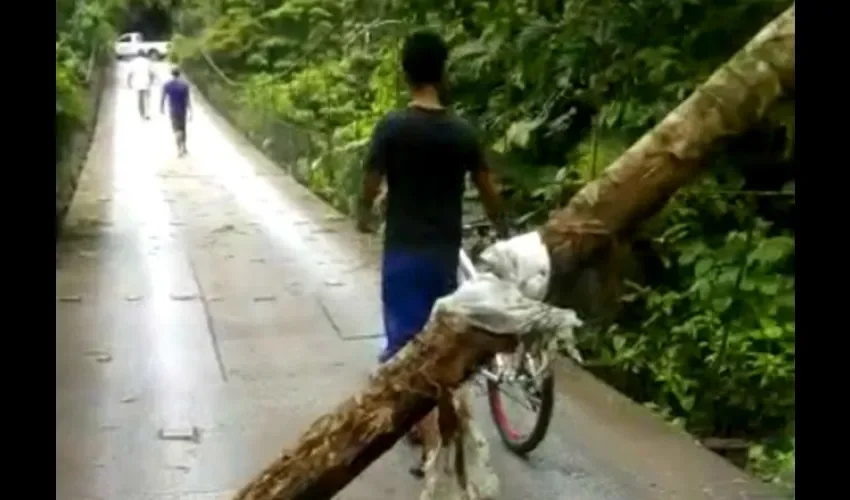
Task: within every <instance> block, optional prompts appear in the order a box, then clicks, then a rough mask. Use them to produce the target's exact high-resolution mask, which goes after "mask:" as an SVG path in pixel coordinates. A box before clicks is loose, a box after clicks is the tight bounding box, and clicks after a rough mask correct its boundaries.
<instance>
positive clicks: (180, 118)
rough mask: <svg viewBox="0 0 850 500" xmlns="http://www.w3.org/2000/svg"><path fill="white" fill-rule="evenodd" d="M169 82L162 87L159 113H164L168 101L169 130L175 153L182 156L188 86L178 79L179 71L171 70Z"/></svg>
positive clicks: (187, 110) (187, 108) (184, 149)
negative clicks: (174, 139)
mask: <svg viewBox="0 0 850 500" xmlns="http://www.w3.org/2000/svg"><path fill="white" fill-rule="evenodd" d="M171 76H172V77H173V78H171V80H169V81H167V82H166V83H165V85H164V86H163V87H162V100H161V101H160V104H159V108H160V111H161V112H162V113H163V114H164V113H165V101H166V100H168V113H169V116H170V117H171V128H172V129H173V130H174V136H175V138H176V139H177V153H178V154H179V155H180V156H184V155H185V154H186V153H188V151H187V150H186V118H188V116H189V111H190V107H191V104H190V101H189V84H188V83H186V81H185V80H183V79H182V78H180V70H179V69H178V68H173V69H172V70H171Z"/></svg>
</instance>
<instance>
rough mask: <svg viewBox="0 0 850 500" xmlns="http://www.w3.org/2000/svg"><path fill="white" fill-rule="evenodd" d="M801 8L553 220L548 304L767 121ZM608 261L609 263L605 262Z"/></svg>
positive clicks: (789, 71) (771, 27)
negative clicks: (734, 140) (708, 162)
mask: <svg viewBox="0 0 850 500" xmlns="http://www.w3.org/2000/svg"><path fill="white" fill-rule="evenodd" d="M794 9H795V6H794V5H792V6H791V7H790V8H788V10H786V11H785V12H783V13H782V14H781V15H780V16H778V17H777V18H776V19H774V20H773V21H772V22H771V23H770V24H768V25H767V26H765V27H764V28H763V29H762V30H761V31H760V32H759V33H758V34H757V35H756V36H755V37H754V38H753V39H752V40H751V41H750V42H749V43H748V44H747V45H746V46H745V47H744V48H743V49H742V50H740V51H739V52H738V53H737V54H735V55H734V56H733V57H732V58H731V59H730V60H729V61H728V62H727V63H726V64H724V65H723V66H721V67H720V68H718V69H717V70H716V71H715V72H714V73H713V74H712V75H711V77H709V79H708V80H707V81H706V82H705V83H703V84H702V85H700V87H699V88H697V89H696V91H694V92H693V93H692V94H691V95H690V96H689V97H688V98H687V99H686V100H685V101H684V102H682V103H681V104H680V105H679V106H678V107H677V108H676V109H674V110H673V111H672V112H670V113H669V114H668V115H667V117H666V118H664V120H662V121H661V123H659V124H658V125H657V126H656V127H655V128H654V129H652V130H651V131H650V132H648V133H647V134H645V135H644V136H643V137H642V138H641V139H640V140H639V141H637V142H636V143H634V144H633V145H632V146H631V147H630V148H629V149H628V150H627V151H626V152H625V153H624V154H623V155H622V156H620V157H619V158H618V159H617V160H616V161H615V162H614V163H612V164H611V165H610V166H608V168H606V169H605V171H604V172H603V173H602V175H601V176H600V177H599V178H598V179H596V180H594V181H593V182H591V183H589V184H587V185H586V186H585V187H584V188H583V189H581V190H580V191H579V192H578V193H576V194H575V196H573V197H572V198H571V199H570V202H569V203H568V204H567V206H566V208H564V209H562V210H559V211H557V212H555V213H554V214H553V215H552V216H551V217H550V219H549V221H548V222H547V223H546V224H545V225H544V226H543V228H542V229H541V235H542V238H543V242H544V244H545V245H546V247H547V248H548V249H549V255H550V260H551V262H552V277H551V279H550V283H551V284H552V285H553V286H551V287H550V290H549V297H548V299H549V301H550V302H551V303H553V304H556V305H565V304H563V303H562V300H561V298H562V297H563V296H564V294H561V293H559V292H561V290H559V286H558V285H566V284H568V283H569V281H570V280H568V279H559V278H563V277H565V276H571V275H572V273H573V272H574V271H576V270H577V269H578V268H580V267H581V266H582V265H584V263H586V262H587V260H588V259H589V258H590V257H591V256H593V255H594V254H595V253H596V252H598V251H599V250H600V249H604V248H605V247H609V246H610V244H611V243H612V242H615V241H616V239H617V238H618V237H620V236H621V235H622V234H623V233H627V232H629V231H630V230H632V229H634V228H635V226H637V225H638V224H639V223H640V222H642V221H643V220H645V219H646V218H648V217H649V216H651V215H653V214H654V213H656V212H657V211H658V210H659V209H661V208H662V207H663V206H664V204H665V203H666V202H667V200H668V199H669V198H670V197H671V196H672V195H673V193H675V192H676V190H678V189H679V188H680V187H682V186H683V185H685V184H687V183H688V182H690V181H691V180H693V179H694V178H696V177H697V176H698V175H699V174H700V173H701V172H702V169H703V168H704V166H705V162H704V161H703V160H704V159H705V158H706V157H707V156H708V154H709V153H710V152H711V150H712V149H713V148H714V147H716V146H717V145H718V144H720V143H721V142H722V141H723V140H724V139H726V138H729V137H734V136H737V135H740V134H742V133H744V132H746V131H747V130H749V129H750V128H752V127H753V125H755V124H756V123H758V122H759V121H760V120H762V119H763V118H764V116H765V114H766V112H767V111H768V109H769V108H770V107H771V106H772V105H773V104H774V103H775V102H776V101H777V100H778V99H779V98H780V97H782V96H783V95H787V94H788V93H790V92H793V90H794V67H795V64H794V62H795V57H794V40H795V37H794V35H795V24H794V23H795V10H794ZM603 260H604V259H603Z"/></svg>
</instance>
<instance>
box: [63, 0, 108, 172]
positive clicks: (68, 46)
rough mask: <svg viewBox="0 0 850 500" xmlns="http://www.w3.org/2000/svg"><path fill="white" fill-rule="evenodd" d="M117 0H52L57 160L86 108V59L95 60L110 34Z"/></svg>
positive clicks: (88, 69)
mask: <svg viewBox="0 0 850 500" xmlns="http://www.w3.org/2000/svg"><path fill="white" fill-rule="evenodd" d="M122 8H123V2H121V1H119V0H100V1H97V2H73V1H70V0H60V1H57V2H56V151H57V163H58V161H59V158H60V155H61V153H62V152H63V150H64V148H65V144H66V143H67V141H68V139H69V138H70V136H71V133H72V132H73V130H74V129H75V128H76V127H77V126H79V124H80V122H81V121H82V120H83V119H84V117H85V113H86V112H87V110H86V107H85V105H84V101H83V97H84V95H85V90H86V89H85V85H86V83H87V82H86V79H87V77H88V72H89V71H90V69H91V68H90V61H94V60H97V58H98V56H100V55H101V54H103V53H105V52H107V51H111V49H107V47H109V45H110V44H111V43H112V40H113V38H114V34H115V32H114V29H113V26H114V21H115V19H116V16H117V15H118V14H120V12H121V9H122Z"/></svg>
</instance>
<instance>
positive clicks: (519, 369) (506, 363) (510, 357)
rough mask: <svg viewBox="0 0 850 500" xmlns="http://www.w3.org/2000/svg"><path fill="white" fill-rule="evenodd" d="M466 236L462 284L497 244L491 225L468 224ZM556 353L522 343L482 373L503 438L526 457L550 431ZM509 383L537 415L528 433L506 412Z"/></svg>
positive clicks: (511, 448) (461, 270)
mask: <svg viewBox="0 0 850 500" xmlns="http://www.w3.org/2000/svg"><path fill="white" fill-rule="evenodd" d="M463 233H464V243H467V242H469V243H470V244H468V245H462V246H461V248H460V264H459V266H458V284H459V285H460V284H461V283H463V282H464V281H465V280H470V279H472V278H473V277H474V276H475V275H476V274H477V273H478V270H477V269H476V267H475V264H474V262H475V261H476V260H478V258H479V256H480V254H481V252H483V251H484V250H485V249H486V248H487V247H488V246H490V245H491V244H492V243H494V242H495V241H496V238H495V234H494V232H493V229H492V226H491V225H490V224H489V223H487V222H476V223H471V224H465V225H464V226H463ZM470 236H474V238H470ZM470 240H471V241H470ZM553 350H554V346H553V345H547V346H541V347H540V348H534V349H531V350H526V348H525V346H523V345H522V344H521V345H520V347H519V348H518V349H517V351H516V352H514V353H510V354H497V355H496V356H494V357H493V360H491V362H490V363H489V365H488V366H485V367H482V368H481V369H479V371H478V374H479V375H480V376H481V377H482V378H483V379H484V381H485V384H486V394H487V402H488V405H489V407H490V415H491V417H492V418H493V421H494V423H495V424H496V429H497V430H498V432H499V436H500V437H501V439H502V442H503V443H504V445H505V446H506V447H507V448H508V450H510V451H511V452H512V453H514V454H516V455H520V456H524V455H527V454H528V453H530V452H532V451H534V450H535V449H536V448H537V447H538V446H539V445H540V443H541V442H542V441H543V439H544V438H545V437H546V433H547V432H548V430H549V424H550V423H551V421H552V412H553V409H554V404H555V378H554V375H553V373H552V370H551V368H550V365H549V359H550V354H551V352H552V351H553ZM508 384H515V385H518V386H519V387H520V389H521V395H522V396H524V397H525V399H527V400H528V402H529V405H530V406H531V409H532V411H534V412H535V413H536V417H535V419H534V424H533V425H532V426H531V429H530V431H528V432H527V433H522V432H519V431H517V429H516V427H515V426H514V425H513V423H512V422H511V421H510V420H509V418H508V416H507V414H506V413H505V408H504V404H503V403H504V401H503V399H502V394H503V391H502V388H503V386H505V385H508ZM511 399H513V398H511ZM515 401H516V400H515Z"/></svg>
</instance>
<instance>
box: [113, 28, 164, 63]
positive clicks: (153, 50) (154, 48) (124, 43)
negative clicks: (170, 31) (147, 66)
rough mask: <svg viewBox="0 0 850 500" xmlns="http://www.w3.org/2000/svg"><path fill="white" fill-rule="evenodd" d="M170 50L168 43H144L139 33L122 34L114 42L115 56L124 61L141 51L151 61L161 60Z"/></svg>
mask: <svg viewBox="0 0 850 500" xmlns="http://www.w3.org/2000/svg"><path fill="white" fill-rule="evenodd" d="M170 48H171V44H170V43H169V42H146V41H145V39H144V37H143V36H142V34H141V33H138V32H132V33H124V34H122V35H121V36H119V37H118V39H117V40H116V41H115V56H116V57H117V58H118V59H124V58H125V57H133V56H135V55H136V54H138V53H139V52H140V51H141V52H144V53H145V55H147V56H148V57H149V58H151V59H154V60H162V59H165V57H166V56H167V55H168V50H169V49H170Z"/></svg>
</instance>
